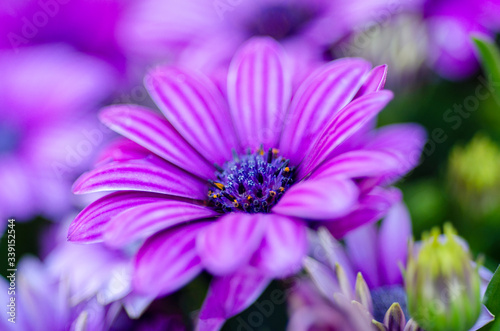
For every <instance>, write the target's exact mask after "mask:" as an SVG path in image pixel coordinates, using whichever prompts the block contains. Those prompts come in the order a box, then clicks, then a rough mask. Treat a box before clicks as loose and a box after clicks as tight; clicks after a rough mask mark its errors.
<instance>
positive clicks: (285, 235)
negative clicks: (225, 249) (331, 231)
mask: <svg viewBox="0 0 500 331" xmlns="http://www.w3.org/2000/svg"><path fill="white" fill-rule="evenodd" d="M262 218H263V219H264V221H265V222H267V229H266V233H265V235H264V240H263V241H262V244H261V246H260V248H259V250H258V251H257V252H256V254H255V256H254V257H253V258H252V265H254V266H256V267H257V268H258V269H259V270H262V271H263V272H265V273H266V274H267V275H268V276H269V277H274V278H283V277H286V276H290V275H293V274H294V273H296V272H297V271H299V270H300V269H301V267H302V260H303V258H304V257H305V256H306V253H307V231H306V229H307V228H306V225H305V224H304V221H302V220H297V219H293V218H290V217H285V216H281V215H276V214H265V215H262Z"/></svg>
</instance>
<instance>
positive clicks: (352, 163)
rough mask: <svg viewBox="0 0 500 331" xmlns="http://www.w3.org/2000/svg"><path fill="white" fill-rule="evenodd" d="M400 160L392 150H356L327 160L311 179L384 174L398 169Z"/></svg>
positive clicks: (313, 173) (314, 172)
mask: <svg viewBox="0 0 500 331" xmlns="http://www.w3.org/2000/svg"><path fill="white" fill-rule="evenodd" d="M398 161H399V160H398V158H397V155H395V154H394V153H391V152H390V151H370V150H355V151H351V152H346V153H342V154H340V155H339V156H336V157H334V158H333V159H331V160H329V161H326V162H325V163H323V164H322V165H320V166H319V167H318V168H317V169H316V170H314V171H313V172H312V174H311V176H310V177H309V180H311V179H315V180H319V179H322V178H360V177H373V176H382V175H386V174H388V173H392V172H395V171H397V170H398V169H399V162H398Z"/></svg>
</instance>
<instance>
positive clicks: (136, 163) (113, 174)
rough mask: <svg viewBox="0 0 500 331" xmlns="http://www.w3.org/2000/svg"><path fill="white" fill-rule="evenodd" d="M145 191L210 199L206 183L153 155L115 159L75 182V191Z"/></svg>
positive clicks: (83, 192) (82, 192)
mask: <svg viewBox="0 0 500 331" xmlns="http://www.w3.org/2000/svg"><path fill="white" fill-rule="evenodd" d="M105 191H142V192H153V193H161V194H168V195H174V196H179V197H184V198H190V199H199V200H203V199H205V198H206V184H205V183H204V182H203V181H202V180H201V179H198V178H196V177H193V176H192V175H190V174H188V173H187V172H185V171H183V170H182V169H179V168H177V167H176V166H174V165H172V164H169V163H167V162H165V161H163V160H161V159H159V158H157V157H154V156H153V155H150V156H148V157H147V158H146V159H141V160H130V161H126V162H112V163H108V164H105V165H103V166H101V167H99V168H97V169H94V170H91V171H89V172H86V173H84V174H83V175H82V176H80V178H78V179H77V180H76V182H75V183H74V184H73V193H75V194H85V193H94V192H105Z"/></svg>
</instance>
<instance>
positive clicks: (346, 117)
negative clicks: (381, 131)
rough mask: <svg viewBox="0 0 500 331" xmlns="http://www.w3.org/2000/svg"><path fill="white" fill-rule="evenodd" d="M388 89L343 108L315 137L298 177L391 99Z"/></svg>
mask: <svg viewBox="0 0 500 331" xmlns="http://www.w3.org/2000/svg"><path fill="white" fill-rule="evenodd" d="M392 96H393V94H392V93H391V92H389V91H385V90H383V91H379V92H376V93H370V94H367V95H364V96H362V97H360V98H358V99H356V100H354V101H353V102H351V103H350V104H349V105H348V106H346V107H345V108H343V109H342V110H341V111H340V112H338V113H337V115H336V116H335V117H334V119H333V120H332V121H331V122H330V123H329V124H328V126H327V127H326V128H325V130H324V131H323V132H322V133H321V135H320V136H319V137H318V139H316V141H315V143H314V144H313V146H312V148H311V149H310V153H308V154H307V156H306V158H305V159H304V163H303V164H302V165H301V166H300V167H299V172H298V178H303V177H304V176H305V175H307V174H309V173H310V172H311V171H312V170H314V168H316V167H317V166H318V165H320V164H321V163H322V162H323V161H325V160H326V159H327V158H328V156H329V155H330V154H331V153H332V152H333V151H334V150H335V148H337V147H338V146H340V145H341V144H342V143H343V142H344V141H345V140H346V139H348V138H349V137H351V136H352V135H353V134H355V133H356V132H357V131H358V130H359V129H361V128H362V127H363V126H364V125H365V124H366V123H368V122H369V121H370V120H372V119H373V118H375V116H376V115H377V114H378V113H379V112H380V111H381V110H382V109H383V108H384V107H385V105H387V103H388V102H389V101H390V100H391V99H392Z"/></svg>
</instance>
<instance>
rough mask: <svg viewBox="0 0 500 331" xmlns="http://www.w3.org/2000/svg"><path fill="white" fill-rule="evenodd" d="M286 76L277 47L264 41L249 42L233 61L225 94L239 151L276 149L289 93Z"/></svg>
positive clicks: (288, 69) (288, 83)
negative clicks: (240, 147) (239, 145)
mask: <svg viewBox="0 0 500 331" xmlns="http://www.w3.org/2000/svg"><path fill="white" fill-rule="evenodd" d="M289 72H290V68H288V67H287V63H286V61H285V58H284V52H283V50H282V49H281V46H280V45H279V44H278V42H276V41H274V39H271V38H268V37H262V38H253V39H252V40H251V41H249V42H247V43H246V44H245V45H244V46H243V47H242V48H241V49H240V50H239V51H238V53H237V54H236V55H235V57H234V58H233V60H232V62H231V65H230V67H229V72H228V78H227V93H228V101H229V106H230V110H231V114H232V117H233V123H234V125H235V129H236V132H237V134H238V136H239V138H240V143H241V146H242V147H243V148H252V149H254V148H256V147H258V146H259V145H260V144H263V145H264V148H265V149H268V148H274V147H277V146H278V140H279V136H280V134H281V130H282V126H283V121H284V116H285V111H286V109H287V107H288V104H289V102H290V94H291V89H292V87H291V85H292V84H291V77H290V74H289Z"/></svg>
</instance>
